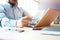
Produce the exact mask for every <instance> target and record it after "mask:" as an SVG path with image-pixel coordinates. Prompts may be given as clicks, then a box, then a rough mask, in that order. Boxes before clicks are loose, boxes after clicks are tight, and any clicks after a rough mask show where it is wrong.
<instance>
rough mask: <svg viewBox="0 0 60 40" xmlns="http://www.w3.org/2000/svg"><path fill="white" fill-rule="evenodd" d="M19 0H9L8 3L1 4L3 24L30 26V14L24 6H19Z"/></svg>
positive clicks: (5, 25)
mask: <svg viewBox="0 0 60 40" xmlns="http://www.w3.org/2000/svg"><path fill="white" fill-rule="evenodd" d="M17 5H18V3H17V0H8V3H6V4H1V5H0V13H2V14H1V16H2V15H4V16H3V17H2V18H1V25H2V26H3V27H7V26H9V27H10V26H17V27H24V26H28V23H29V22H31V19H30V17H29V15H28V16H27V12H26V11H24V10H23V9H22V8H19V7H18V6H17Z"/></svg>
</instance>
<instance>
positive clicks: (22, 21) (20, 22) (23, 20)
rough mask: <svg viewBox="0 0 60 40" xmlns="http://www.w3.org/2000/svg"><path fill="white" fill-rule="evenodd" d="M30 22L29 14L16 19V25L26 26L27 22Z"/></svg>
mask: <svg viewBox="0 0 60 40" xmlns="http://www.w3.org/2000/svg"><path fill="white" fill-rule="evenodd" d="M29 22H31V18H30V17H29V16H25V17H22V18H21V19H20V20H18V21H17V27H18V28H20V27H26V26H28V23H29Z"/></svg>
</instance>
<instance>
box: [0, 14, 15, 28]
mask: <svg viewBox="0 0 60 40" xmlns="http://www.w3.org/2000/svg"><path fill="white" fill-rule="evenodd" d="M0 19H1V26H2V27H11V26H16V20H12V19H9V18H7V17H6V15H5V14H4V13H0Z"/></svg>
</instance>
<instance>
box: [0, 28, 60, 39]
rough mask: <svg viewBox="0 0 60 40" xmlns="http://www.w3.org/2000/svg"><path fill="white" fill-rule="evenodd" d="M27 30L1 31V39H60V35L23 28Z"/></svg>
mask: <svg viewBox="0 0 60 40" xmlns="http://www.w3.org/2000/svg"><path fill="white" fill-rule="evenodd" d="M22 29H24V30H25V32H22V33H19V32H9V31H0V39H3V40H60V36H53V35H43V34H41V31H40V30H32V28H26V27H25V28H22Z"/></svg>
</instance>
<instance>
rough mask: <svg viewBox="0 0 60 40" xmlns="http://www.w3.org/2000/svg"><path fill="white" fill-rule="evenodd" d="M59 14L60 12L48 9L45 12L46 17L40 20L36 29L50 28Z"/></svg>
mask: <svg viewBox="0 0 60 40" xmlns="http://www.w3.org/2000/svg"><path fill="white" fill-rule="evenodd" d="M59 12H60V11H59V10H54V9H51V8H48V9H47V11H46V12H45V15H44V16H43V17H42V18H41V19H39V21H38V23H37V24H36V25H35V28H43V27H45V26H50V24H51V23H52V21H53V20H54V19H55V18H56V17H57V16H58V14H59Z"/></svg>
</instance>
